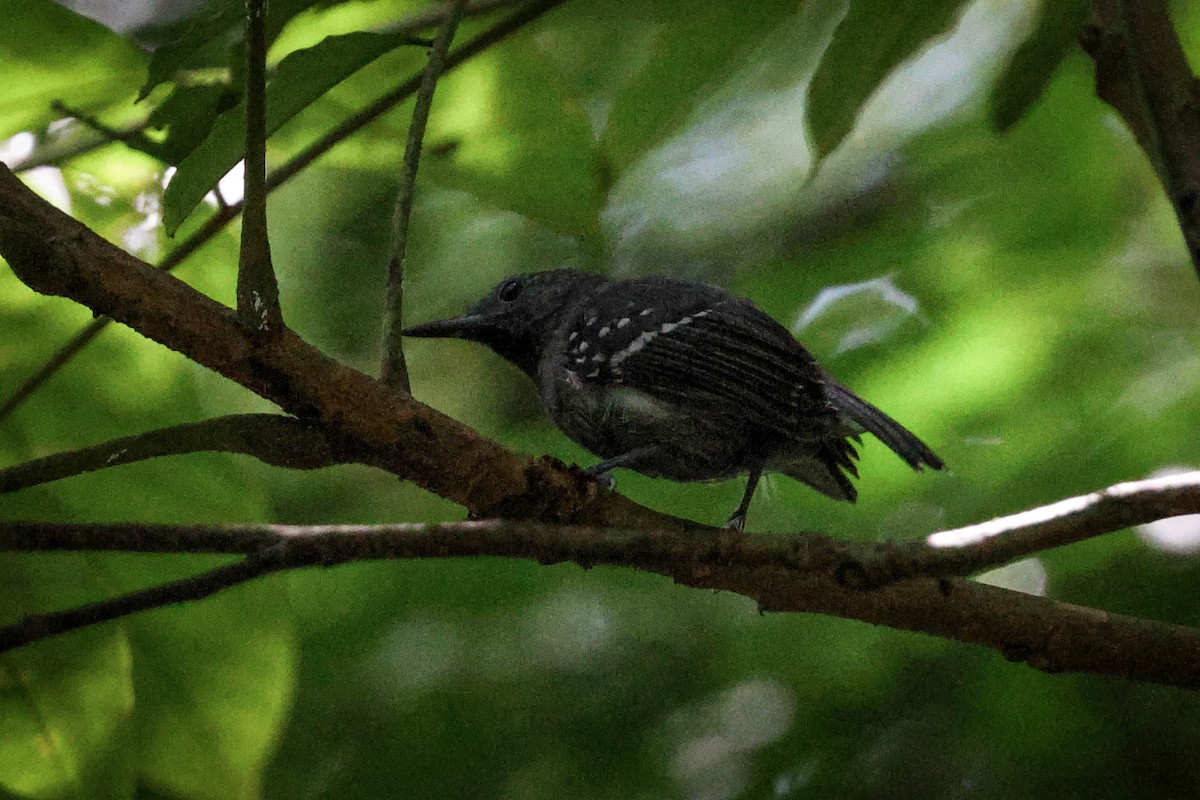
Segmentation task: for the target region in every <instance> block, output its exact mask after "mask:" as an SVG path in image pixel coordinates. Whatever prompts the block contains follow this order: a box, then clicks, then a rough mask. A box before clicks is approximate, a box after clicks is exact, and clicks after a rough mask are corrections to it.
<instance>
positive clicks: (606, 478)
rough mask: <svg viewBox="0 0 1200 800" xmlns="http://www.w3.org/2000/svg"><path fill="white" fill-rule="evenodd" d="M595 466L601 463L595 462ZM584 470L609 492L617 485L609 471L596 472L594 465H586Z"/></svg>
mask: <svg viewBox="0 0 1200 800" xmlns="http://www.w3.org/2000/svg"><path fill="white" fill-rule="evenodd" d="M596 466H601V465H600V464H597V465H596ZM584 472H586V473H587V474H588V475H591V476H592V478H594V479H595V481H596V483H598V484H600V485H601V486H603V487H604V488H605V489H608V490H609V491H610V492H611V491H612V490H613V489H615V488H616V486H617V479H616V478H614V477H613V475H612V473H611V472H608V471H603V472H597V471H595V467H588V468H587V469H585V470H584Z"/></svg>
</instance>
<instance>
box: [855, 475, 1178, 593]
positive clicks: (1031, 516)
mask: <svg viewBox="0 0 1200 800" xmlns="http://www.w3.org/2000/svg"><path fill="white" fill-rule="evenodd" d="M1183 514H1200V471H1197V472H1185V473H1182V474H1179V475H1168V476H1165V477H1161V478H1150V479H1147V480H1142V481H1127V482H1125V483H1118V484H1115V485H1113V486H1109V487H1108V488H1106V489H1100V490H1099V491H1095V492H1090V493H1089V494H1085V495H1080V496H1078V497H1069V498H1067V499H1066V500H1060V501H1058V502H1057V503H1051V504H1050V505H1048V506H1041V507H1039V508H1032V509H1029V510H1028V511H1022V512H1020V513H1017V514H1011V515H1009V516H1006V517H997V518H996V519H993V520H989V521H987V522H980V523H978V524H975V525H967V526H966V527H963V528H955V529H952V530H945V531H939V532H937V533H934V534H930V535H929V536H927V537H925V538H924V539H923V540H914V541H907V542H903V543H897V544H895V545H893V546H889V547H884V548H881V549H880V550H878V551H876V552H874V553H872V554H870V555H868V556H866V557H865V558H864V559H863V560H862V561H861V562H860V563H859V564H857V565H856V568H861V570H862V575H861V578H860V580H861V581H862V583H863V584H864V585H866V586H872V587H878V586H883V585H884V584H887V583H890V582H892V581H897V580H903V579H905V578H911V577H920V576H923V577H930V578H934V577H948V576H966V575H974V574H976V573H979V572H983V571H984V570H987V569H991V568H993V567H998V566H1001V565H1003V564H1007V563H1009V562H1011V561H1016V560H1018V559H1021V558H1026V557H1028V556H1031V555H1034V554H1036V553H1040V552H1043V551H1045V550H1051V549H1053V548H1055V547H1062V546H1063V545H1068V544H1073V543H1075V542H1081V541H1083V540H1085V539H1091V538H1094V537H1096V536H1102V535H1104V534H1106V533H1113V532H1115V531H1119V530H1124V529H1125V528H1129V527H1132V526H1134V525H1144V524H1146V523H1148V522H1154V521H1155V520H1160V519H1166V518H1168V517H1176V516H1180V515H1183Z"/></svg>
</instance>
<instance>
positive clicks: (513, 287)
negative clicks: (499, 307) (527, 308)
mask: <svg viewBox="0 0 1200 800" xmlns="http://www.w3.org/2000/svg"><path fill="white" fill-rule="evenodd" d="M520 293H521V284H520V282H519V281H515V280H512V281H505V282H504V283H503V285H501V286H500V299H501V300H503V301H504V302H506V303H511V302H512V301H513V300H516V299H517V295H519V294H520Z"/></svg>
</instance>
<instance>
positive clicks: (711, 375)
mask: <svg viewBox="0 0 1200 800" xmlns="http://www.w3.org/2000/svg"><path fill="white" fill-rule="evenodd" d="M640 288H641V287H640V286H639V282H637V281H626V282H622V283H619V284H614V286H613V289H612V290H609V293H608V296H604V295H601V296H600V297H598V298H597V301H598V302H597V306H596V308H595V309H592V310H589V311H588V312H586V313H585V318H584V319H582V320H581V322H580V325H581V332H582V337H583V338H589V337H590V338H593V340H594V341H596V342H603V344H604V346H603V348H592V350H593V351H598V350H602V352H603V354H604V358H598V357H597V356H599V355H600V353H598V352H593V353H592V354H591V355H590V356H589V355H588V353H587V352H584V353H573V355H574V356H575V358H576V359H578V358H579V357H580V356H585V357H586V360H585V361H583V362H577V364H576V366H577V367H578V370H577V374H579V375H580V378H581V379H582V380H583V381H585V382H595V383H598V384H605V385H610V386H612V385H623V386H628V387H631V388H634V389H637V390H639V391H642V392H645V393H646V394H649V395H651V396H653V397H656V398H658V399H660V400H663V401H665V402H668V403H671V404H673V405H677V406H680V407H682V408H690V409H694V410H697V411H700V412H703V413H706V414H711V415H713V416H715V417H721V418H726V419H729V420H731V422H732V424H737V425H739V426H745V427H746V428H748V429H751V430H754V429H757V430H761V431H764V432H770V433H771V434H772V435H775V436H780V437H782V438H786V439H792V440H795V441H798V442H802V443H813V444H816V443H819V442H821V441H825V440H827V439H828V438H829V436H830V433H831V432H832V431H834V430H835V429H836V427H837V425H838V422H837V411H836V409H835V408H834V407H833V405H832V404H831V403H830V402H829V400H828V399H827V397H826V395H825V392H824V389H823V386H822V380H823V373H822V372H821V369H820V367H818V366H817V363H816V361H815V360H814V359H813V357H812V356H811V355H810V354H809V353H808V351H807V350H805V349H804V348H803V347H802V346H801V345H800V344H799V343H798V342H796V340H795V339H794V338H793V337H792V335H791V334H790V333H789V332H788V331H787V329H786V328H784V327H783V326H781V325H780V324H779V323H778V322H776V321H775V320H774V319H772V318H771V317H770V316H768V315H767V314H766V313H765V312H763V311H761V310H759V309H758V308H757V307H756V306H754V305H752V304H751V303H749V302H748V301H745V300H742V299H741V298H737V297H734V296H732V295H729V294H726V293H725V292H722V291H720V290H717V289H712V288H710V287H704V286H697V285H696V284H688V283H682V282H672V283H671V284H670V285H669V286H668V288H669V289H670V291H666V292H664V291H662V288H663V287H661V286H656V285H651V287H650V288H652V289H654V291H646V290H645V289H642V290H641V291H639V289H640ZM647 297H652V298H653V301H652V302H650V301H648V300H647ZM622 320H627V322H625V323H624V324H622ZM589 323H590V325H589ZM635 323H636V324H635ZM606 329H607V330H606ZM610 337H611V338H610ZM605 339H608V340H607V341H604V340H605ZM835 435H836V434H835ZM838 460H839V461H840V460H842V459H838ZM846 460H847V461H848V459H846Z"/></svg>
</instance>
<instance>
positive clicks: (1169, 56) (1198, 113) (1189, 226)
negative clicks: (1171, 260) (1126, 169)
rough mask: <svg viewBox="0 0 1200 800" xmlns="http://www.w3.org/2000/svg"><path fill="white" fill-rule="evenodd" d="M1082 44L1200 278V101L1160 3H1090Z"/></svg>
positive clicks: (1103, 96)
mask: <svg viewBox="0 0 1200 800" xmlns="http://www.w3.org/2000/svg"><path fill="white" fill-rule="evenodd" d="M1091 9H1092V15H1091V20H1090V22H1089V23H1088V25H1087V26H1085V27H1084V31H1083V34H1082V36H1081V42H1082V44H1083V47H1084V49H1085V50H1086V51H1087V52H1088V54H1089V55H1090V56H1091V57H1092V59H1093V60H1094V61H1095V62H1096V94H1097V95H1098V96H1099V97H1100V99H1102V100H1104V101H1105V102H1106V103H1108V104H1109V105H1110V106H1112V107H1113V109H1115V110H1116V111H1117V113H1118V114H1120V115H1121V118H1122V119H1124V120H1125V124H1126V125H1127V126H1128V127H1129V129H1130V131H1132V132H1133V134H1134V137H1135V138H1136V139H1137V142H1138V144H1139V145H1140V146H1141V148H1142V150H1143V151H1144V152H1145V153H1146V156H1147V157H1148V158H1149V159H1150V163H1151V164H1152V165H1153V166H1154V169H1155V171H1156V172H1157V173H1158V176H1159V180H1160V181H1161V182H1162V184H1163V187H1164V188H1165V189H1166V192H1167V197H1168V198H1169V199H1170V201H1171V205H1172V206H1173V207H1174V209H1175V216H1176V218H1177V219H1178V222H1179V227H1180V229H1181V230H1182V231H1183V238H1184V241H1185V242H1186V243H1187V249H1188V255H1189V256H1190V257H1191V260H1192V266H1193V267H1194V268H1195V270H1196V272H1197V273H1198V274H1200V95H1198V94H1197V91H1196V89H1195V85H1196V77H1195V76H1194V75H1193V74H1192V70H1191V68H1190V67H1189V66H1188V62H1187V56H1186V55H1185V54H1184V51H1183V47H1182V45H1181V44H1180V42H1179V37H1178V36H1177V35H1176V33H1175V28H1174V27H1173V26H1172V24H1171V18H1170V15H1169V13H1168V10H1167V3H1166V2H1165V0H1092V4H1091Z"/></svg>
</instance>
